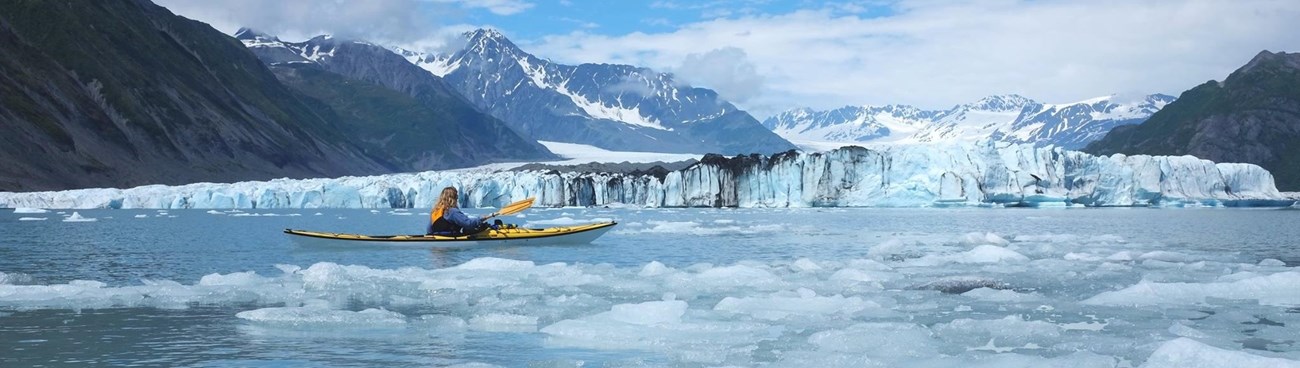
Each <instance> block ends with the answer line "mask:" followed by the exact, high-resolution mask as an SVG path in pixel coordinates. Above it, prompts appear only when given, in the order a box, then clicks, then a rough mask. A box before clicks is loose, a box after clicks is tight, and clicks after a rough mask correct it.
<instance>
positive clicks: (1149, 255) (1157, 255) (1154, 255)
mask: <svg viewBox="0 0 1300 368" xmlns="http://www.w3.org/2000/svg"><path fill="white" fill-rule="evenodd" d="M1138 259H1141V260H1144V261H1145V260H1155V261H1163V262H1191V261H1193V260H1194V259H1193V258H1192V256H1189V255H1186V254H1182V253H1178V252H1170V251H1164V250H1157V251H1151V252H1146V253H1142V255H1141V256H1138Z"/></svg>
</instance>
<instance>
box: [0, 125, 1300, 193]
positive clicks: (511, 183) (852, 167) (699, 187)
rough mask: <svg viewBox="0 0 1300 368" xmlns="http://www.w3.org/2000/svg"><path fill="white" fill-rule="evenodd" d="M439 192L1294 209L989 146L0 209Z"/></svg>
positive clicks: (362, 182)
mask: <svg viewBox="0 0 1300 368" xmlns="http://www.w3.org/2000/svg"><path fill="white" fill-rule="evenodd" d="M447 186H453V187H457V188H458V189H460V191H461V202H462V203H461V206H462V207H499V206H501V205H504V204H507V203H510V202H512V201H517V200H520V199H523V198H527V197H536V198H537V205H539V206H551V207H559V206H605V205H613V206H623V205H631V206H644V207H841V206H843V207H945V206H991V207H1077V206H1087V207H1097V206H1165V207H1184V206H1191V207H1201V206H1213V207H1217V206H1278V207H1282V206H1290V205H1292V204H1294V203H1295V200H1296V199H1295V198H1294V196H1293V195H1289V194H1286V193H1282V192H1279V191H1278V190H1277V187H1276V186H1275V185H1274V181H1273V175H1272V174H1270V173H1269V172H1268V171H1267V170H1264V169H1263V168H1260V167H1259V166H1256V165H1251V164H1237V163H1214V162H1211V161H1207V160H1202V159H1198V158H1196V157H1192V156H1146V155H1134V156H1126V155H1122V154H1116V155H1112V156H1093V155H1090V154H1087V153H1083V152H1076V151H1069V150H1065V149H1062V148H1059V147H1034V146H1032V145H1021V144H1008V143H998V142H992V141H985V142H980V143H963V144H947V145H905V146H904V145H899V146H889V147H883V148H877V149H868V148H862V147H857V146H846V147H842V148H839V149H836V150H831V151H827V152H812V153H808V152H798V151H788V152H785V153H779V154H775V155H771V156H762V155H749V156H736V157H731V158H728V157H723V156H719V155H706V156H705V157H704V158H703V159H701V160H700V161H699V163H697V164H694V165H691V166H689V167H686V168H683V169H681V170H677V171H670V172H667V173H663V172H659V173H654V172H650V173H644V172H633V173H599V172H594V173H593V172H560V171H554V170H550V171H536V170H534V171H529V170H519V171H510V170H500V169H488V168H481V169H470V170H454V171H426V172H419V173H403V174H390V175H378V176H364V177H341V178H330V179H300V180H294V179H276V180H270V181H248V182H238V183H229V184H216V183H197V184H189V185H181V186H163V185H149V186H141V187H136V188H130V189H104V188H100V189H80V190H69V191H58V192H28V193H0V207H9V208H20V207H25V208H259V209H260V208H421V207H429V206H431V205H432V204H433V202H434V200H435V197H437V195H438V191H439V190H441V189H442V188H443V187H447Z"/></svg>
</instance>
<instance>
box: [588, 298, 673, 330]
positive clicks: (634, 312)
mask: <svg viewBox="0 0 1300 368" xmlns="http://www.w3.org/2000/svg"><path fill="white" fill-rule="evenodd" d="M686 308H687V305H686V302H684V301H681V300H664V301H654V302H645V303H640V304H619V305H615V306H613V307H611V308H610V310H609V312H607V314H606V316H607V317H609V319H611V320H615V321H619V322H623V323H628V324H634V325H658V324H665V323H681V321H682V316H683V315H685V314H686Z"/></svg>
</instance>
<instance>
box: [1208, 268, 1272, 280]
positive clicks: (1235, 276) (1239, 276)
mask: <svg viewBox="0 0 1300 368" xmlns="http://www.w3.org/2000/svg"><path fill="white" fill-rule="evenodd" d="M1260 276H1263V275H1261V274H1258V273H1254V272H1250V271H1242V272H1235V273H1230V274H1227V275H1223V276H1219V277H1218V278H1216V279H1214V281H1218V282H1234V281H1241V280H1245V279H1253V278H1256V277H1260Z"/></svg>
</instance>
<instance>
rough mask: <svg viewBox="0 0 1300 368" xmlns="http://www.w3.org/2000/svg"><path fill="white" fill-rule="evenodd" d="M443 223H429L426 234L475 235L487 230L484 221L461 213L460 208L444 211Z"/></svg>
mask: <svg viewBox="0 0 1300 368" xmlns="http://www.w3.org/2000/svg"><path fill="white" fill-rule="evenodd" d="M439 220H442V221H433V222H431V223H429V227H428V229H427V231H425V233H426V234H473V233H477V232H479V231H483V229H485V228H487V225H486V224H484V223H483V220H482V219H480V218H478V217H474V216H468V215H466V214H465V212H461V210H460V209H459V208H456V207H452V208H448V209H446V210H443V212H442V217H441V218H439Z"/></svg>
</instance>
